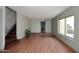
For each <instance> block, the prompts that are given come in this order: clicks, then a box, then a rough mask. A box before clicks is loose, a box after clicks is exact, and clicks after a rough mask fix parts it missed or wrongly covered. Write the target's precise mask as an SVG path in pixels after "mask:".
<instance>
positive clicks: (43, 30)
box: [40, 21, 46, 33]
mask: <svg viewBox="0 0 79 59" xmlns="http://www.w3.org/2000/svg"><path fill="white" fill-rule="evenodd" d="M40 24H41V33H45V26H46V22H45V21H41V22H40Z"/></svg>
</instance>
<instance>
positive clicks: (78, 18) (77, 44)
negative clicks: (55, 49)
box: [52, 6, 79, 52]
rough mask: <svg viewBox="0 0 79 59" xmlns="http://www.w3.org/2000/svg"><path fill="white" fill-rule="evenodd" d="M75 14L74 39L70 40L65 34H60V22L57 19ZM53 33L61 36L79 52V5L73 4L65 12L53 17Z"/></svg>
mask: <svg viewBox="0 0 79 59" xmlns="http://www.w3.org/2000/svg"><path fill="white" fill-rule="evenodd" d="M71 15H73V16H74V17H75V24H74V27H75V28H74V32H75V33H74V39H73V40H70V39H68V38H66V37H64V36H63V35H60V34H58V32H57V28H58V23H57V21H58V20H59V19H62V18H64V17H67V16H71ZM52 33H53V34H55V35H56V36H57V37H58V38H60V39H61V40H62V41H64V42H65V43H67V44H68V45H69V46H70V47H72V48H73V49H75V50H76V51H77V52H79V7H78V6H73V7H70V8H68V9H67V10H65V11H64V12H63V13H61V14H60V15H58V16H57V17H55V18H54V19H52Z"/></svg>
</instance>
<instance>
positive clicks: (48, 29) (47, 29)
mask: <svg viewBox="0 0 79 59" xmlns="http://www.w3.org/2000/svg"><path fill="white" fill-rule="evenodd" d="M46 33H51V20H50V19H49V20H47V21H46Z"/></svg>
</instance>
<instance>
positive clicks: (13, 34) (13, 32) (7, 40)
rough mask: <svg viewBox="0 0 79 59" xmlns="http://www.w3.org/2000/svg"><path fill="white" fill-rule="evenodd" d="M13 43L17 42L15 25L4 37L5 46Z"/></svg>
mask: <svg viewBox="0 0 79 59" xmlns="http://www.w3.org/2000/svg"><path fill="white" fill-rule="evenodd" d="M15 41H17V39H16V25H15V26H14V27H13V28H12V30H11V31H10V32H9V33H8V35H7V36H6V37H5V45H9V44H11V43H13V42H15Z"/></svg>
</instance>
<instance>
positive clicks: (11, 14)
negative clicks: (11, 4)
mask: <svg viewBox="0 0 79 59" xmlns="http://www.w3.org/2000/svg"><path fill="white" fill-rule="evenodd" d="M5 11H6V13H5V14H6V15H5V27H6V34H7V33H8V32H9V31H10V30H11V28H12V27H13V26H14V25H15V23H16V12H15V11H13V10H11V9H9V8H6V9H5Z"/></svg>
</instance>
